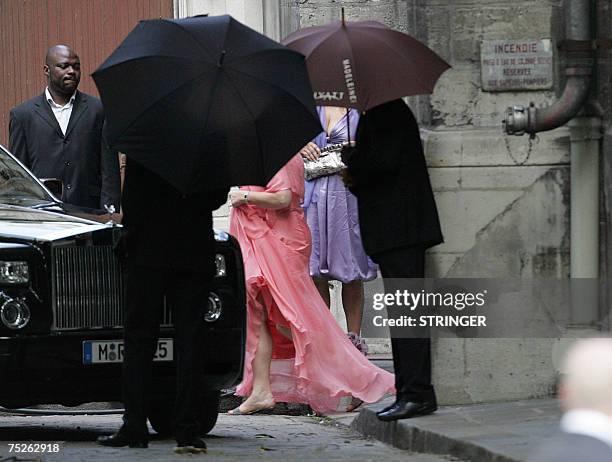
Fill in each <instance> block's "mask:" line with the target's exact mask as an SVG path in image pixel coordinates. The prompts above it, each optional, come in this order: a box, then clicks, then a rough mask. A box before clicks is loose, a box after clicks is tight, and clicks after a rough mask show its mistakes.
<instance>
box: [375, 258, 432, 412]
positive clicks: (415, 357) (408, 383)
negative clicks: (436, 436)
mask: <svg viewBox="0 0 612 462" xmlns="http://www.w3.org/2000/svg"><path fill="white" fill-rule="evenodd" d="M371 257H372V260H374V261H375V262H376V263H378V265H379V267H380V272H381V273H382V277H383V279H384V280H385V281H384V285H385V291H386V292H393V291H394V290H395V287H393V286H394V285H395V284H394V283H392V282H391V281H387V279H400V278H423V277H424V276H425V249H424V248H423V247H421V246H415V247H398V248H395V249H392V250H389V251H386V252H381V253H377V254H374V255H372V256H371ZM400 286H401V284H400ZM397 288H400V287H397ZM391 348H392V350H393V368H394V369H395V388H396V390H397V399H406V400H409V401H431V402H434V403H435V402H436V394H435V391H434V388H433V385H432V384H431V339H430V338H393V333H392V337H391Z"/></svg>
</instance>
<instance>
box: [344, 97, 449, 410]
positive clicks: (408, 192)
mask: <svg viewBox="0 0 612 462" xmlns="http://www.w3.org/2000/svg"><path fill="white" fill-rule="evenodd" d="M356 141H357V145H356V148H354V149H350V150H347V151H346V152H345V153H344V155H343V158H344V160H345V163H346V164H347V166H348V172H347V175H346V179H347V181H348V184H349V188H350V190H351V192H353V193H354V194H355V196H357V199H358V204H359V205H358V207H359V223H360V228H361V237H362V241H363V246H364V249H365V251H366V253H367V254H368V255H370V257H371V258H372V260H374V261H375V262H376V263H378V265H379V267H380V271H381V273H382V276H383V278H384V279H385V290H386V292H390V293H391V292H394V291H395V289H396V288H401V287H399V286H397V287H396V285H397V284H398V283H399V284H400V285H401V283H400V281H398V280H399V279H400V278H404V279H405V278H423V277H424V272H425V250H426V249H427V248H428V247H431V246H434V245H436V244H439V243H441V242H442V232H441V230H440V222H439V219H438V212H437V208H436V203H435V200H434V196H433V192H432V189H431V184H430V182H429V176H428V173H427V166H426V164H425V158H424V156H423V147H422V145H421V138H420V135H419V127H418V124H417V122H416V119H415V118H414V115H413V114H412V111H411V110H410V109H409V108H408V106H407V105H406V104H405V103H404V102H403V101H402V100H400V99H398V100H394V101H391V102H388V103H384V104H381V105H379V106H376V107H374V108H372V109H370V110H368V111H367V112H366V113H365V114H363V115H362V116H361V119H360V121H359V126H358V128H357V136H356ZM390 315H392V313H391V310H390ZM391 334H392V338H391V346H392V349H393V366H394V369H395V387H396V389H397V395H396V401H395V403H394V404H393V405H391V406H389V407H388V408H386V409H383V410H382V411H381V412H379V413H378V418H379V419H381V420H385V421H389V420H396V419H403V418H407V417H413V416H417V415H425V414H430V413H432V412H434V411H435V410H436V409H437V403H436V395H435V392H434V388H433V386H432V384H431V352H430V348H431V340H430V338H428V332H425V333H423V332H420V333H417V334H416V335H415V336H414V338H396V337H395V336H394V335H393V331H392V332H391Z"/></svg>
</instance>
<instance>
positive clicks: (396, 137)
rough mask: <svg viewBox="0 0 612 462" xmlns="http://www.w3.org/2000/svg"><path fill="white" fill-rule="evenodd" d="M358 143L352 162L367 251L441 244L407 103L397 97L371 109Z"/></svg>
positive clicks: (362, 123)
mask: <svg viewBox="0 0 612 462" xmlns="http://www.w3.org/2000/svg"><path fill="white" fill-rule="evenodd" d="M356 141H357V145H356V149H354V150H352V152H351V153H350V154H349V156H348V159H347V166H348V170H349V172H350V174H351V176H352V177H353V179H354V181H355V186H354V187H351V188H350V190H351V192H353V194H355V195H356V196H357V199H358V204H359V205H358V207H359V223H360V227H361V238H362V241H363V247H364V249H365V251H366V253H368V254H369V255H374V254H377V253H380V252H385V251H388V250H391V249H394V248H398V247H406V246H417V245H419V246H423V247H431V246H433V245H436V244H439V243H440V242H442V231H441V229H440V221H439V219H438V211H437V208H436V202H435V200H434V196H433V192H432V189H431V184H430V182H429V175H428V173H427V166H426V164H425V157H424V156H423V147H422V145H421V138H420V134H419V127H418V124H417V122H416V119H415V118H414V115H413V114H412V111H411V110H410V109H409V108H408V106H407V105H406V104H405V103H404V102H403V101H402V100H395V101H391V102H388V103H385V104H381V105H380V106H376V107H374V108H372V109H370V110H368V111H367V112H366V113H365V114H363V115H362V116H361V118H360V121H359V126H358V127H357V136H356Z"/></svg>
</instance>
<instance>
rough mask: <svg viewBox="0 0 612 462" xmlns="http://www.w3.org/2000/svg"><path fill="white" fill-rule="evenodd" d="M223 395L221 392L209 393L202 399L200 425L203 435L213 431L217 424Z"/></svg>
mask: <svg viewBox="0 0 612 462" xmlns="http://www.w3.org/2000/svg"><path fill="white" fill-rule="evenodd" d="M220 396H221V393H220V392H219V390H213V391H207V392H206V393H204V396H203V398H202V410H201V412H200V417H199V424H200V433H201V434H202V435H204V434H206V433H208V432H209V431H211V430H212V429H213V428H214V426H215V424H216V423H217V417H218V416H219V402H220Z"/></svg>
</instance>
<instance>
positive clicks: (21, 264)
mask: <svg viewBox="0 0 612 462" xmlns="http://www.w3.org/2000/svg"><path fill="white" fill-rule="evenodd" d="M29 281H30V269H29V267H28V262H27V261H0V284H27V283H28V282H29Z"/></svg>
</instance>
